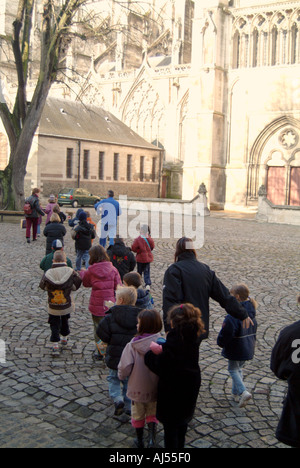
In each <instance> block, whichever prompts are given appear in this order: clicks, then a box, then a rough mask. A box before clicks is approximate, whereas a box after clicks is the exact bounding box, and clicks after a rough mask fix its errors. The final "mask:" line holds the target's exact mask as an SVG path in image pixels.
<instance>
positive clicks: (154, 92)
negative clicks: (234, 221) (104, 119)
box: [2, 0, 300, 209]
mask: <svg viewBox="0 0 300 468" xmlns="http://www.w3.org/2000/svg"><path fill="white" fill-rule="evenodd" d="M3 2H4V3H6V8H8V2H5V1H4V0H2V3H3ZM10 3H11V4H13V3H14V2H10ZM104 4H105V5H110V6H109V8H108V10H107V11H106V14H107V15H108V17H109V21H110V24H122V25H123V27H122V28H115V29H114V30H113V31H112V32H111V34H110V36H109V41H108V43H107V44H104V43H102V42H101V43H97V41H95V40H94V41H91V42H89V43H88V42H85V43H82V42H79V39H78V38H76V39H75V40H74V41H73V42H72V43H71V44H70V45H69V46H68V47H66V51H65V54H66V55H65V62H66V65H67V67H68V70H67V79H68V80H69V83H67V85H68V86H66V87H64V86H60V85H57V86H54V87H53V89H52V94H54V93H55V95H56V96H59V95H60V96H61V97H64V98H67V99H71V100H81V101H83V102H85V103H94V104H97V105H99V106H100V107H102V108H104V109H106V110H108V111H110V112H111V113H112V114H114V115H115V116H117V117H118V118H119V119H120V120H122V121H123V122H124V123H125V124H126V125H128V126H129V127H130V128H132V129H133V130H134V131H135V132H137V133H138V134H139V135H140V136H142V137H143V138H144V139H145V140H147V141H148V142H150V143H154V144H155V145H156V146H158V147H160V148H161V149H163V151H164V172H163V178H162V184H161V189H162V195H164V196H170V197H172V198H174V197H175V198H176V197H178V198H182V199H186V200H191V199H192V198H193V197H194V196H195V194H196V193H197V190H198V187H199V185H200V184H201V183H202V182H204V183H205V185H206V187H207V190H208V200H209V204H210V207H211V208H213V209H223V208H237V207H241V206H243V207H244V206H253V205H254V206H257V203H258V189H259V187H260V186H261V185H265V186H266V187H267V189H268V196H269V197H272V196H274V197H275V198H276V200H275V202H276V203H277V198H279V200H280V203H283V204H292V205H297V204H298V205H299V204H300V140H299V134H300V107H299V104H300V93H299V89H300V78H299V76H300V7H299V2H298V1H281V2H274V1H271V0H264V1H263V2H258V1H257V0H230V1H229V0H223V1H222V2H221V1H219V0H206V1H204V0H203V1H202V0H199V1H192V0H173V1H170V2H165V1H164V0H155V2H154V1H153V0H147V1H145V2H141V3H140V4H139V2H133V3H132V4H131V2H129V4H130V10H128V11H124V9H122V7H120V5H119V4H118V2H114V1H111V2H106V1H105V2H104V1H101V0H99V1H98V2H97V1H96V2H93V3H92V6H93V8H94V9H95V10H97V8H98V9H101V8H102V9H103V5H104ZM36 8H38V7H36ZM72 70H73V71H72ZM32 76H34V72H33V71H32ZM79 77H80V78H79ZM274 194H275V195H274Z"/></svg>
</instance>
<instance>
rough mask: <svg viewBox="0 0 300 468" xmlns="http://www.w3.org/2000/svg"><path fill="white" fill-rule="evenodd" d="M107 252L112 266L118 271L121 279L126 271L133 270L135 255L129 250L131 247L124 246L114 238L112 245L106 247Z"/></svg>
mask: <svg viewBox="0 0 300 468" xmlns="http://www.w3.org/2000/svg"><path fill="white" fill-rule="evenodd" d="M107 254H108V256H109V258H110V261H111V262H112V264H113V266H114V267H116V269H117V270H118V272H119V273H120V276H121V280H123V276H124V275H126V273H129V272H130V271H133V270H134V268H135V265H136V260H135V256H134V255H133V253H132V252H131V249H130V248H129V247H126V245H125V244H124V242H121V241H120V240H116V241H115V244H114V245H110V246H109V247H108V249H107Z"/></svg>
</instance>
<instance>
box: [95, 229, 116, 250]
mask: <svg viewBox="0 0 300 468" xmlns="http://www.w3.org/2000/svg"><path fill="white" fill-rule="evenodd" d="M105 228H106V226H104V227H103V226H101V237H100V241H99V243H100V245H102V247H104V248H105V247H106V239H107V237H109V245H114V243H115V237H116V235H117V226H116V225H114V224H111V225H108V226H107V229H105ZM102 236H103V237H102ZM104 236H105V237H104Z"/></svg>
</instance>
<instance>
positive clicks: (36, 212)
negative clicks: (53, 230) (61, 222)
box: [25, 194, 45, 218]
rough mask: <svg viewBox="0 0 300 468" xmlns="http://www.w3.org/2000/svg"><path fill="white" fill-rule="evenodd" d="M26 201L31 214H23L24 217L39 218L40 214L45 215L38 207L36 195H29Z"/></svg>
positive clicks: (38, 202)
mask: <svg viewBox="0 0 300 468" xmlns="http://www.w3.org/2000/svg"><path fill="white" fill-rule="evenodd" d="M26 201H27V202H29V203H30V205H31V208H32V211H31V214H27V215H25V218H39V217H40V216H45V213H44V211H43V210H42V208H41V207H40V201H39V197H38V195H36V194H34V195H30V197H28V198H26Z"/></svg>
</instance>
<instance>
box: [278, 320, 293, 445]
mask: <svg viewBox="0 0 300 468" xmlns="http://www.w3.org/2000/svg"><path fill="white" fill-rule="evenodd" d="M271 369H272V371H273V372H274V374H275V375H276V377H278V378H279V379H281V380H286V381H287V382H288V392H287V396H286V399H285V401H284V405H283V411H282V415H281V418H280V421H279V424H278V427H277V431H276V437H277V439H278V440H279V441H280V442H283V443H284V444H286V445H289V446H291V447H297V448H300V321H299V322H296V323H294V324H293V325H290V326H289V327H286V328H285V329H284V330H283V331H282V332H281V333H280V335H279V338H278V341H277V342H276V344H275V346H274V348H273V351H272V357H271Z"/></svg>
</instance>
